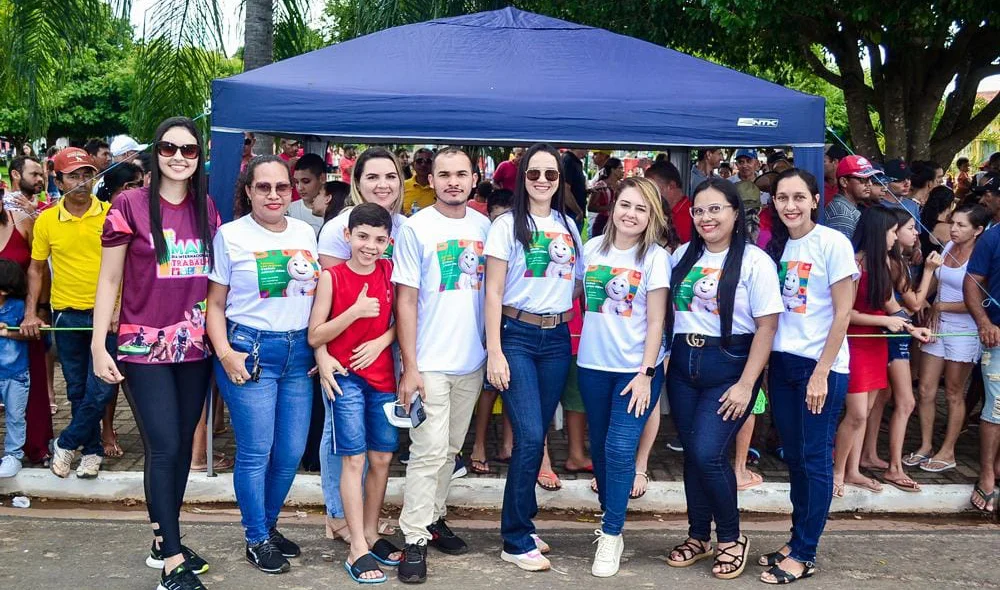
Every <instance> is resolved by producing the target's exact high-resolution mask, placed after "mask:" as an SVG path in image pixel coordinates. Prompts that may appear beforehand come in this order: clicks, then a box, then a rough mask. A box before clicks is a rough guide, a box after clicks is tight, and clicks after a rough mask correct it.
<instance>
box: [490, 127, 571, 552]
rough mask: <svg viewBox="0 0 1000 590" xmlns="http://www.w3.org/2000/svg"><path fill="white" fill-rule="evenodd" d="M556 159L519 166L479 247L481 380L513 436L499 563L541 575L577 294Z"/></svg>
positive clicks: (531, 158) (544, 149)
mask: <svg viewBox="0 0 1000 590" xmlns="http://www.w3.org/2000/svg"><path fill="white" fill-rule="evenodd" d="M563 186H564V185H563V173H562V164H561V159H560V158H559V152H557V151H556V150H555V148H553V147H552V146H550V145H547V144H535V145H533V146H531V148H529V149H528V151H527V153H525V155H524V156H523V157H522V158H521V162H520V164H519V166H518V176H517V186H516V188H515V190H514V207H513V209H512V210H511V211H510V212H509V213H504V214H503V215H501V216H500V217H498V218H497V219H496V221H494V222H493V226H492V227H491V228H490V233H489V237H488V238H487V240H486V247H485V250H484V253H485V254H486V257H487V258H486V307H485V313H486V351H487V369H486V377H487V379H488V380H489V382H490V384H492V385H493V386H494V387H496V388H497V389H498V390H499V391H500V394H501V395H502V396H503V401H504V407H505V408H506V409H507V412H508V414H509V416H510V421H511V425H512V426H513V429H514V449H513V452H512V453H511V457H510V468H509V471H508V473H507V482H506V486H505V487H504V500H503V511H502V513H501V516H500V534H501V535H502V536H503V552H502V553H501V554H500V557H501V559H503V560H504V561H507V562H510V563H514V564H515V565H517V566H518V567H520V568H521V569H524V570H528V571H538V570H546V569H549V567H550V564H549V560H548V559H546V558H545V556H543V555H542V554H541V550H542V549H541V548H547V545H545V544H544V543H542V542H541V541H540V540H539V539H538V536H537V535H535V526H534V523H533V522H532V521H533V520H534V518H535V515H536V514H537V513H538V504H537V502H536V501H535V481H536V479H537V477H538V471H539V469H540V467H541V464H542V453H543V445H544V442H545V434H546V432H548V429H549V425H550V424H551V423H552V417H553V415H554V414H555V411H556V406H557V405H558V404H559V399H560V396H561V395H562V392H563V388H565V386H566V377H567V375H568V373H569V364H570V362H572V360H571V357H570V341H569V326H568V325H567V322H568V321H569V320H570V319H571V317H572V307H573V297H574V294H579V293H581V292H582V289H583V287H582V283H581V281H582V279H583V259H582V256H581V255H580V254H581V247H580V243H581V242H580V235H579V233H578V232H577V230H576V225H575V224H574V223H573V220H572V219H571V218H570V217H568V216H567V215H566V213H565V196H564V189H563Z"/></svg>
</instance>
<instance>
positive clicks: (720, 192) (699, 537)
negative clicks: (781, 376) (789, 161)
mask: <svg viewBox="0 0 1000 590" xmlns="http://www.w3.org/2000/svg"><path fill="white" fill-rule="evenodd" d="M692 203H693V206H692V207H691V217H692V219H693V220H694V228H695V230H696V231H695V233H694V234H693V235H692V236H691V241H690V242H689V243H687V244H685V245H683V246H681V247H680V248H678V249H677V251H676V252H675V253H674V254H673V260H674V268H673V272H672V277H671V281H670V294H671V301H672V303H673V304H672V305H668V306H667V316H668V318H669V320H668V322H669V323H670V324H672V326H673V345H672V346H671V359H670V362H669V363H668V368H667V396H668V399H669V401H670V409H671V411H672V412H673V415H674V423H675V424H676V425H677V432H678V435H679V436H680V439H681V443H682V444H683V445H684V493H685V495H686V497H687V506H688V538H687V540H685V541H684V542H683V543H681V544H679V545H677V546H676V547H674V549H673V550H672V551H671V552H670V555H669V556H668V557H667V564H668V565H671V566H673V567H687V566H689V565H692V564H694V563H695V562H697V561H699V560H701V559H704V558H707V557H712V556H713V555H714V556H715V564H714V565H713V566H712V574H713V575H714V576H715V577H716V578H720V579H732V578H736V577H737V576H739V575H740V574H741V573H743V569H744V567H746V561H747V554H748V551H749V541H748V540H747V538H746V536H744V535H742V534H741V533H740V513H739V507H738V506H737V502H736V475H735V474H734V473H733V467H732V465H731V464H730V462H729V459H728V457H730V456H731V455H730V454H731V452H732V445H733V441H734V440H735V438H736V434H737V433H738V432H739V430H740V427H741V426H742V425H743V422H744V421H745V420H746V418H747V415H748V408H747V407H748V406H749V404H750V401H751V399H752V397H753V394H755V393H756V392H757V390H758V389H759V388H760V381H761V373H762V371H763V370H764V365H766V364H767V359H768V356H769V355H770V353H771V343H772V340H773V339H774V333H775V330H776V329H777V327H778V314H780V313H781V311H782V309H783V307H782V304H781V297H780V292H779V289H778V274H777V272H775V269H774V263H773V262H771V260H770V259H769V258H768V256H767V254H765V253H764V251H763V250H761V249H760V248H758V247H756V246H753V245H751V244H748V243H747V233H746V213H745V211H744V209H743V201H742V200H741V199H740V195H739V193H738V192H737V191H736V185H734V184H733V183H731V182H729V181H727V180H722V179H709V180H706V181H704V182H702V183H701V184H699V185H698V186H697V187H696V188H695V191H694V197H693V199H692ZM713 522H714V523H715V531H716V541H717V545H716V548H715V551H713V549H712V544H711V532H712V523H713Z"/></svg>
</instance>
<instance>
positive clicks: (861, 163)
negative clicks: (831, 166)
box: [837, 156, 878, 178]
mask: <svg viewBox="0 0 1000 590" xmlns="http://www.w3.org/2000/svg"><path fill="white" fill-rule="evenodd" d="M877 173H878V171H877V170H875V167H874V166H872V163H871V162H869V161H868V158H866V157H864V156H847V157H846V158H841V160H840V162H839V163H838V164H837V178H840V177H841V176H857V177H860V178H870V177H872V176H875V175H876V174H877Z"/></svg>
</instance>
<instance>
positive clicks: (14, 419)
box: [0, 259, 29, 478]
mask: <svg viewBox="0 0 1000 590" xmlns="http://www.w3.org/2000/svg"><path fill="white" fill-rule="evenodd" d="M27 291H28V285H27V280H26V279H25V276H24V271H22V270H21V267H20V266H18V265H17V263H16V262H13V261H11V260H6V259H0V401H2V402H3V404H4V406H5V410H4V414H5V416H4V417H5V421H6V428H5V433H6V436H5V437H4V446H3V460H2V461H0V478H3V477H14V476H15V475H17V473H18V472H19V471H20V470H21V461H22V460H24V440H25V436H26V434H27V423H26V421H25V412H26V410H27V407H28V383H29V381H28V343H27V342H25V341H24V338H22V337H21V334H20V332H17V331H14V330H8V329H7V327H8V326H17V325H20V324H21V320H23V319H24V297H25V295H26V294H27Z"/></svg>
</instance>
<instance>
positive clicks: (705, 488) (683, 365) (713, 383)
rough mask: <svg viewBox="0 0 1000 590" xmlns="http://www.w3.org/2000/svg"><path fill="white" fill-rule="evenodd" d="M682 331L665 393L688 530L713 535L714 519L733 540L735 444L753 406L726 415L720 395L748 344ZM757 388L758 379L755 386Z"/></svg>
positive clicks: (719, 532) (720, 535) (736, 374)
mask: <svg viewBox="0 0 1000 590" xmlns="http://www.w3.org/2000/svg"><path fill="white" fill-rule="evenodd" d="M684 336H685V335H684V334H679V335H677V336H675V337H674V342H673V346H672V347H671V352H670V363H669V365H668V368H667V399H669V400H670V410H671V412H672V413H673V415H674V424H675V425H676V426H677V434H678V436H679V437H680V439H681V444H683V445H684V495H685V497H686V498H687V506H688V536H689V537H691V538H692V539H698V540H699V541H708V540H710V539H711V532H712V521H715V536H716V539H717V540H718V542H720V543H731V542H733V541H737V540H739V538H740V511H739V507H738V506H737V503H736V474H734V473H733V466H732V462H731V458H732V446H733V441H734V440H735V439H736V433H738V432H739V431H740V428H741V427H742V426H743V422H745V421H746V419H747V417H748V416H749V415H750V408H747V411H746V412H744V414H743V416H742V417H740V418H739V419H737V420H723V419H722V416H720V415H719V414H718V413H717V412H718V410H719V408H720V407H721V405H722V404H721V403H720V402H719V398H720V397H722V394H723V393H725V392H726V390H727V389H729V388H730V387H731V386H732V385H734V384H736V382H737V381H739V379H740V376H741V375H742V374H743V368H744V366H745V365H746V362H747V357H748V356H749V353H750V344H749V343H746V344H730V346H729V347H728V348H726V349H723V348H722V347H721V346H710V345H706V346H704V347H702V348H696V347H692V346H690V345H689V344H688V343H687V341H686V339H685V337H684ZM758 389H759V383H758V384H755V386H754V387H753V389H752V391H753V392H754V393H756V392H757V390H758ZM751 401H752V398H751Z"/></svg>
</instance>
